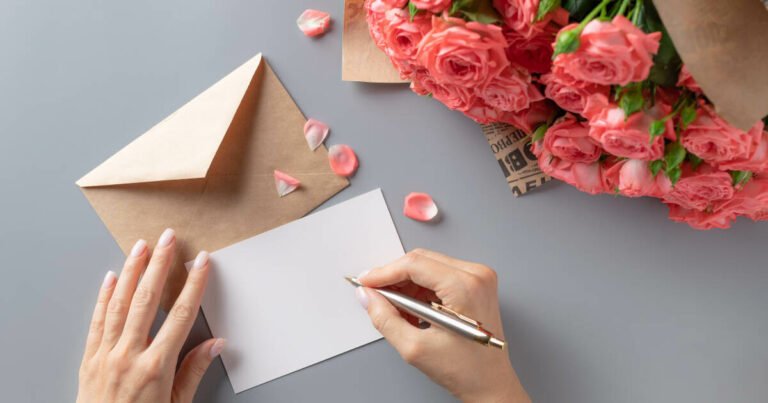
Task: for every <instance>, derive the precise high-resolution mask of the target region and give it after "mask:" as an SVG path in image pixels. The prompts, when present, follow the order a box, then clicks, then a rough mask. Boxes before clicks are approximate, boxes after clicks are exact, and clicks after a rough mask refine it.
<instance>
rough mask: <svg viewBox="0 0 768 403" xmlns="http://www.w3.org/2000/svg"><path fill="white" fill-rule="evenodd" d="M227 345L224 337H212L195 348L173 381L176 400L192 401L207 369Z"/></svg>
mask: <svg viewBox="0 0 768 403" xmlns="http://www.w3.org/2000/svg"><path fill="white" fill-rule="evenodd" d="M225 345H226V340H224V339H210V340H207V341H204V342H203V343H201V344H200V345H199V346H197V347H195V348H193V349H192V350H191V351H190V352H189V353H187V356H186V357H184V360H183V361H182V362H181V366H179V370H178V371H177V372H176V379H175V380H174V381H173V391H174V396H176V398H177V399H175V400H174V402H181V403H191V402H192V398H193V397H194V396H195V392H197V387H198V386H199V385H200V380H201V379H203V375H204V374H205V371H207V370H208V367H209V366H210V365H211V362H213V359H214V358H216V357H217V356H218V355H219V354H221V351H222V350H223V349H224V346H225Z"/></svg>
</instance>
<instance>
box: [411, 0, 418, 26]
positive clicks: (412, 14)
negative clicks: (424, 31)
mask: <svg viewBox="0 0 768 403" xmlns="http://www.w3.org/2000/svg"><path fill="white" fill-rule="evenodd" d="M418 13H419V9H418V8H416V5H415V4H413V2H410V1H409V2H408V14H410V15H411V22H413V19H414V18H415V17H416V14H418Z"/></svg>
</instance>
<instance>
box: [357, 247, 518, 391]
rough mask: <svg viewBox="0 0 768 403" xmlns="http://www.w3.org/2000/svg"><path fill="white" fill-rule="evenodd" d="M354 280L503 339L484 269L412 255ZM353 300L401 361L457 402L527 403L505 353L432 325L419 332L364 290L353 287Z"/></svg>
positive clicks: (493, 288) (493, 289)
mask: <svg viewBox="0 0 768 403" xmlns="http://www.w3.org/2000/svg"><path fill="white" fill-rule="evenodd" d="M359 280H360V282H361V283H363V285H364V286H366V287H373V288H381V287H389V288H391V289H395V290H398V291H400V292H402V293H405V294H408V295H411V296H413V297H415V298H419V299H421V300H424V301H425V302H431V301H440V303H442V304H443V305H445V306H447V307H448V308H451V309H453V310H455V311H457V312H459V313H462V314H464V315H467V316H469V317H471V318H473V319H475V320H477V321H479V322H481V323H482V324H483V327H484V328H486V329H488V330H489V331H490V332H492V333H493V334H494V335H495V336H497V337H498V338H501V339H504V329H503V328H502V325H501V315H500V313H499V302H498V296H497V283H496V273H495V272H494V271H493V270H492V269H490V268H488V267H486V266H483V265H479V264H476V263H470V262H464V261H461V260H458V259H454V258H451V257H448V256H444V255H441V254H439V253H436V252H431V251H426V250H415V251H413V252H410V253H408V254H407V255H406V256H404V257H403V258H401V259H399V260H397V261H395V262H393V263H391V264H389V265H387V266H384V267H380V268H377V269H373V270H371V271H370V272H368V273H365V274H363V275H362V276H361V277H360V278H359ZM357 297H358V299H360V302H361V304H363V306H364V307H366V308H367V310H368V315H369V316H370V317H371V321H372V322H373V325H374V326H375V327H376V329H378V330H379V332H381V334H382V335H383V336H384V337H385V338H386V339H387V341H389V342H390V343H391V344H392V345H393V346H394V347H395V349H397V351H398V352H399V353H400V355H401V356H402V357H403V359H404V360H405V361H406V362H408V363H409V364H411V365H413V366H415V367H416V368H418V369H419V370H421V371H422V372H424V373H425V374H426V375H427V376H429V377H430V378H431V379H432V380H433V381H435V382H437V383H438V384H440V385H442V386H443V387H445V388H446V389H448V390H449V391H450V392H451V393H453V394H454V395H455V396H456V397H458V398H459V399H461V400H462V401H464V402H498V403H501V402H505V403H506V402H510V403H511V402H515V403H517V402H530V398H529V397H528V395H527V393H526V392H525V390H524V389H523V387H522V385H521V384H520V381H519V380H518V378H517V375H516V374H515V370H514V369H513V368H512V364H511V363H510V361H509V356H508V355H507V354H506V353H505V352H504V351H500V350H498V349H495V348H490V347H485V346H482V345H480V344H478V343H476V342H473V341H470V340H468V339H466V338H463V337H462V336H459V335H457V334H455V333H452V332H449V331H447V330H444V329H441V328H439V327H436V326H432V327H429V328H426V329H421V328H419V327H417V326H415V324H416V323H417V322H416V321H415V320H414V318H412V317H410V316H409V315H407V314H403V315H401V313H400V312H398V310H397V309H396V308H395V307H394V306H392V305H391V304H390V303H389V302H388V301H387V300H386V299H385V298H384V297H382V296H381V295H380V294H378V293H376V292H372V291H370V290H366V289H365V288H363V287H359V288H357Z"/></svg>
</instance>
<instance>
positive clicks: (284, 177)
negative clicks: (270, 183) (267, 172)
mask: <svg viewBox="0 0 768 403" xmlns="http://www.w3.org/2000/svg"><path fill="white" fill-rule="evenodd" d="M299 185H301V182H300V181H299V180H298V179H296V178H294V177H293V176H291V175H288V174H287V173H285V172H281V171H278V170H277V169H275V187H276V188H277V194H278V195H280V197H283V196H285V195H287V194H288V193H291V192H293V191H294V190H296V189H298V188H299Z"/></svg>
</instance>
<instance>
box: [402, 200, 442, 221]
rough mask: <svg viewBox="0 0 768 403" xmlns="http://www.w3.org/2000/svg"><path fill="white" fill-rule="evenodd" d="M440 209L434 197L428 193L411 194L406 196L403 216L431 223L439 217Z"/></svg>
mask: <svg viewBox="0 0 768 403" xmlns="http://www.w3.org/2000/svg"><path fill="white" fill-rule="evenodd" d="M437 213H438V209H437V205H436V204H435V202H434V200H432V196H430V195H428V194H426V193H411V194H409V195H408V196H405V208H404V209H403V214H405V216H406V217H408V218H412V219H414V220H416V221H431V220H432V219H434V218H435V217H437Z"/></svg>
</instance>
